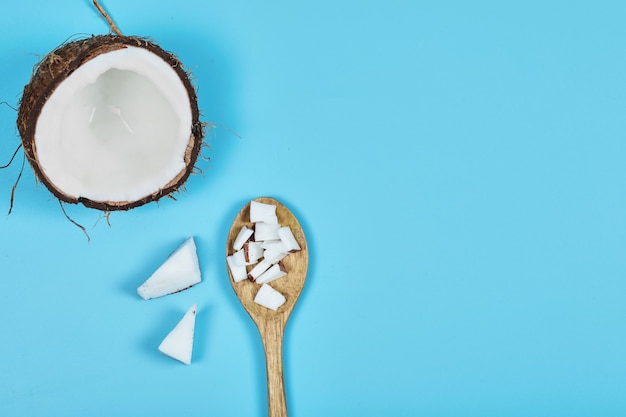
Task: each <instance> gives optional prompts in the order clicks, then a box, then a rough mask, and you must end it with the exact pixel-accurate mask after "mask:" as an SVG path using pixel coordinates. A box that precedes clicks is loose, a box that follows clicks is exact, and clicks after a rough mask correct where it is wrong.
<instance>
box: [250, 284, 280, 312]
mask: <svg viewBox="0 0 626 417" xmlns="http://www.w3.org/2000/svg"><path fill="white" fill-rule="evenodd" d="M285 301H286V299H285V296H284V295H282V294H281V293H279V292H278V291H276V290H275V289H274V288H272V287H270V286H269V285H267V284H263V285H261V288H259V291H258V292H257V294H256V296H255V297H254V302H255V303H257V304H260V305H262V306H263V307H267V308H269V309H272V310H274V311H276V310H278V307H280V306H281V305H283V304H284V303H285Z"/></svg>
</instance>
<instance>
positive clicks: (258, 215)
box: [250, 200, 278, 224]
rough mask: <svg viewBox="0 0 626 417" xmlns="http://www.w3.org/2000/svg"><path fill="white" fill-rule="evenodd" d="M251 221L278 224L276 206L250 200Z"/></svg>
mask: <svg viewBox="0 0 626 417" xmlns="http://www.w3.org/2000/svg"><path fill="white" fill-rule="evenodd" d="M250 221H251V222H252V223H258V222H264V223H271V224H277V223H278V217H277V216H276V206H275V205H273V204H265V203H259V202H258V201H254V200H252V201H251V202H250Z"/></svg>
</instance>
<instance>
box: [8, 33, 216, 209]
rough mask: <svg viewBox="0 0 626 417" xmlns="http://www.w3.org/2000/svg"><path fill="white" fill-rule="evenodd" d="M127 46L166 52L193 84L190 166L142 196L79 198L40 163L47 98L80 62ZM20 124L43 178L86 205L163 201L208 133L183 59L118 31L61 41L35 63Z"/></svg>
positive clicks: (186, 82) (183, 179)
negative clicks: (39, 132) (38, 140)
mask: <svg viewBox="0 0 626 417" xmlns="http://www.w3.org/2000/svg"><path fill="white" fill-rule="evenodd" d="M127 46H135V47H139V48H144V49H147V50H148V51H150V52H152V53H154V54H156V55H158V56H159V57H161V58H162V59H163V60H164V61H165V62H167V63H168V64H169V65H170V66H171V67H172V69H173V70H174V71H175V72H176V73H177V74H178V76H179V77H180V79H181V81H182V82H183V84H184V86H185V88H186V89H187V92H188V95H189V106H190V109H191V115H192V126H191V135H190V138H189V143H188V145H187V151H186V153H185V165H186V168H185V170H184V171H181V172H180V173H179V174H178V175H177V176H176V177H175V178H174V179H173V180H172V181H170V183H168V184H167V185H166V186H164V187H162V188H161V189H159V190H158V191H156V192H155V193H153V194H151V195H147V196H145V197H143V198H141V199H139V200H136V201H93V200H90V199H88V198H84V197H78V198H76V197H73V196H69V195H67V194H65V193H64V192H63V191H62V190H60V189H58V188H57V187H56V186H55V185H54V184H53V183H52V182H51V181H50V180H49V179H48V178H47V177H46V175H45V173H44V172H43V169H42V167H41V165H40V163H39V160H38V157H37V147H36V144H35V129H36V126H37V120H38V118H39V115H40V113H41V110H42V108H43V106H44V104H45V103H46V101H47V100H48V98H49V97H50V96H51V95H52V93H53V92H54V90H55V89H56V88H57V87H58V86H59V84H61V82H63V81H64V80H65V79H66V78H67V77H68V76H70V75H71V74H72V73H73V72H74V71H75V70H76V69H77V68H79V67H80V66H81V65H83V64H84V63H86V62H87V61H89V60H90V59H93V58H95V57H96V56H98V55H101V54H103V53H107V52H111V51H115V50H118V49H123V48H125V47H127ZM17 128H18V130H19V132H20V136H21V140H22V145H23V147H24V152H25V154H26V157H27V159H28V161H29V163H30V165H31V166H32V168H33V170H34V171H35V174H36V176H37V178H38V179H39V180H40V181H41V182H42V183H43V184H44V185H45V186H46V188H48V189H49V190H50V192H52V194H54V196H55V197H57V198H58V199H59V200H61V201H64V202H67V203H72V204H76V203H81V204H83V205H85V206H86V207H90V208H95V209H98V210H102V211H113V210H129V209H132V208H135V207H138V206H141V205H144V204H147V203H150V202H153V201H158V200H159V199H160V198H162V197H164V196H168V195H170V194H172V193H175V192H176V191H177V190H178V189H179V188H180V187H181V186H182V185H183V184H184V183H185V182H186V181H187V179H188V178H189V175H190V174H191V172H192V170H193V167H194V165H195V163H196V161H197V159H198V154H199V153H200V148H201V146H202V140H203V138H204V127H203V124H202V122H200V112H199V110H198V100H197V96H196V91H195V88H194V86H193V85H192V83H191V81H190V79H189V76H188V74H187V72H186V71H185V69H184V67H183V65H182V63H181V62H180V61H179V60H178V59H177V58H176V57H175V56H174V55H172V54H171V53H169V52H167V51H165V50H163V49H162V48H161V47H159V46H158V45H156V44H155V43H153V42H151V41H148V40H146V39H145V38H139V37H134V36H118V35H100V36H92V37H90V38H87V39H81V40H76V41H72V42H69V43H66V44H63V45H61V46H59V47H58V48H56V49H55V50H53V51H52V52H50V53H49V54H48V55H46V56H45V57H44V58H43V60H42V61H41V62H40V63H39V64H37V66H36V67H35V68H34V70H33V76H32V78H31V80H30V82H29V83H28V84H27V85H26V86H25V87H24V92H23V95H22V99H21V101H20V107H19V111H18V117H17Z"/></svg>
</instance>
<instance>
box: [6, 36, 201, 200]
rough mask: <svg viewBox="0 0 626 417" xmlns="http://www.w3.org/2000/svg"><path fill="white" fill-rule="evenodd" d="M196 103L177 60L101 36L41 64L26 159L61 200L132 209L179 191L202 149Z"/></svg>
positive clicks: (23, 127) (29, 112) (30, 100)
mask: <svg viewBox="0 0 626 417" xmlns="http://www.w3.org/2000/svg"><path fill="white" fill-rule="evenodd" d="M199 114H200V113H199V110H198V105H197V96H196V92H195V90H194V87H193V85H192V84H191V82H190V80H189V77H188V75H187V73H186V72H185V69H184V66H183V65H182V63H181V62H179V61H178V59H176V57H174V55H172V54H170V53H169V52H167V51H165V50H163V49H162V48H161V47H159V46H157V45H156V44H154V43H152V42H150V41H147V40H145V39H142V38H138V37H131V36H118V35H104V36H92V37H90V38H87V39H81V40H77V41H73V42H69V43H66V44H63V45H61V46H60V47H59V48H57V49H55V50H54V51H52V52H51V53H49V54H48V55H47V56H46V57H44V59H43V60H42V61H41V62H40V63H39V64H38V65H37V67H36V68H35V72H34V74H33V76H32V78H31V80H30V82H29V83H28V85H26V87H25V88H24V92H23V95H22V99H21V102H20V108H19V112H18V118H17V127H18V130H19V132H20V136H21V140H22V145H23V147H24V152H25V155H26V157H27V159H28V161H29V162H30V165H31V166H32V168H33V170H34V171H35V174H36V176H37V178H38V179H39V181H41V182H42V183H43V184H44V185H45V186H46V188H48V189H49V190H50V191H51V192H52V193H53V194H54V196H55V197H57V198H58V199H59V200H61V201H64V202H68V203H82V204H84V205H85V206H87V207H91V208H96V209H98V210H102V211H107V212H108V211H112V210H128V209H131V208H134V207H137V206H140V205H143V204H146V203H149V202H152V201H157V200H159V199H160V198H162V197H164V196H168V195H171V194H172V193H174V192H176V191H177V190H178V189H179V188H180V187H181V186H182V185H183V184H184V183H185V182H186V181H187V179H188V177H189V175H190V174H191V172H192V171H193V168H194V164H195V163H196V160H197V158H198V154H199V151H200V148H201V145H202V139H203V136H204V129H203V124H202V123H201V122H200V120H199Z"/></svg>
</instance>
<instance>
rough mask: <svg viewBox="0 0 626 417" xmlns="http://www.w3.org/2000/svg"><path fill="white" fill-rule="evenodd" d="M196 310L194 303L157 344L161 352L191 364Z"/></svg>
mask: <svg viewBox="0 0 626 417" xmlns="http://www.w3.org/2000/svg"><path fill="white" fill-rule="evenodd" d="M197 310H198V307H197V306H196V305H195V304H194V305H192V306H191V308H189V310H187V312H186V313H185V315H184V316H183V318H182V319H181V320H180V321H179V322H178V324H177V325H176V327H174V328H173V329H172V331H171V332H169V334H168V335H167V336H166V337H165V339H163V341H162V342H161V344H160V345H159V351H160V352H161V353H163V354H165V355H167V356H169V357H171V358H173V359H176V360H177V361H180V362H182V363H184V364H185V365H189V364H191V356H192V353H193V336H194V330H195V327H196V312H197Z"/></svg>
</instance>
